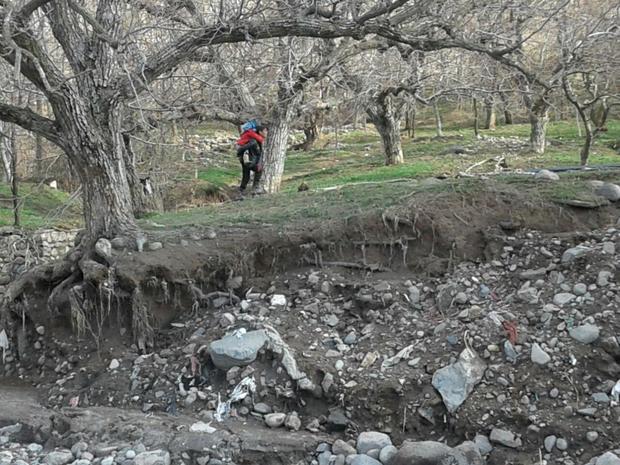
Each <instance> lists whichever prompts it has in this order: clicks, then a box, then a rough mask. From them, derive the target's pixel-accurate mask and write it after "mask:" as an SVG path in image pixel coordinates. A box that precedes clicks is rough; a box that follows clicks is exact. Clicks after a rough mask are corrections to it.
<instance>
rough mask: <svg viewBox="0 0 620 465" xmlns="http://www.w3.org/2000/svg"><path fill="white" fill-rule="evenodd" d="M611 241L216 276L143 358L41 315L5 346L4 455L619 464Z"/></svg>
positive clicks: (566, 238) (500, 245) (545, 241)
mask: <svg viewBox="0 0 620 465" xmlns="http://www.w3.org/2000/svg"><path fill="white" fill-rule="evenodd" d="M508 229H510V228H505V230H508ZM619 247H620V229H618V226H613V227H612V226H610V227H609V228H607V229H603V230H598V231H594V232H587V233H571V234H562V235H543V234H540V233H537V232H536V231H510V232H505V233H503V234H502V235H501V236H498V239H497V240H496V241H494V243H493V245H492V247H491V250H489V259H488V260H487V261H484V262H480V263H473V262H464V263H460V264H458V265H455V266H453V267H452V269H451V271H450V273H449V274H447V275H445V276H443V277H440V278H430V277H428V278H427V277H421V276H413V275H410V276H409V275H403V274H402V273H390V272H384V273H370V272H359V271H355V270H354V271H351V270H349V269H347V268H340V267H332V268H316V269H311V268H303V269H299V270H293V271H289V272H288V273H286V274H283V275H280V276H276V277H274V278H273V279H270V281H269V282H266V281H264V280H256V283H245V282H243V280H242V279H241V278H240V277H231V278H230V279H229V283H228V284H229V285H228V287H229V289H230V293H228V294H227V293H222V294H221V295H219V296H217V297H216V298H214V299H211V300H210V302H211V304H210V306H209V307H208V308H205V307H202V306H200V305H196V306H195V307H194V308H192V309H190V308H187V309H184V311H182V312H179V314H180V317H178V318H176V319H175V320H174V321H172V322H171V323H170V324H169V325H167V326H166V327H165V328H164V329H163V330H161V331H160V332H159V333H158V335H157V347H155V349H154V350H152V351H149V352H148V353H146V352H143V351H141V350H139V349H138V346H137V345H136V344H132V341H131V340H130V339H129V337H128V329H127V328H123V327H121V328H120V330H118V331H116V332H115V333H114V334H105V335H104V336H102V340H101V341H99V342H100V344H99V346H97V345H96V344H93V343H92V341H90V342H89V340H88V338H83V339H82V340H78V339H76V338H75V337H74V336H70V334H69V333H68V332H62V331H61V330H59V329H58V326H54V325H50V327H46V326H45V325H41V326H38V327H37V328H36V332H37V335H36V340H35V341H34V342H33V343H32V347H31V348H30V351H31V353H32V354H33V356H32V357H31V360H29V361H25V360H22V361H19V360H17V359H15V358H14V357H13V355H12V354H11V352H10V351H7V353H6V354H5V356H4V360H3V365H2V369H1V370H2V375H3V376H4V378H3V379H6V380H11V382H12V383H15V382H19V383H20V386H27V387H28V392H29V393H28V396H29V397H28V401H27V402H25V401H24V398H23V396H24V395H25V394H24V392H22V391H23V390H22V389H15V388H14V387H13V388H10V389H9V388H2V387H0V392H4V391H6V390H7V389H9V390H11V392H12V394H11V395H8V396H7V395H6V394H5V396H4V397H0V425H2V427H1V428H0V450H1V452H0V464H2V465H4V464H7V465H9V464H20V465H21V464H24V463H32V464H36V463H47V464H58V465H65V464H73V465H87V464H91V463H93V464H109V465H111V464H113V463H117V464H124V465H147V464H148V465H160V464H168V463H178V464H181V463H183V464H188V465H189V464H201V465H204V464H209V465H216V464H221V463H236V464H246V463H247V464H250V463H261V464H263V463H264V464H272V463H273V464H315V465H316V464H318V465H329V464H353V465H379V464H383V465H409V464H412V465H417V464H436V465H440V464H441V465H446V464H458V465H478V464H489V465H499V464H519V465H529V464H537V465H540V464H547V465H552V464H564V465H571V464H572V465H583V464H588V465H617V464H620V458H619V457H620V451H619V450H618V448H620V291H619V290H620V288H619V286H618V284H619V280H618V279H619V277H620V274H619V272H618V265H619V260H618V248H619ZM205 292H206V291H205ZM151 293H153V294H156V295H158V297H157V298H158V299H159V301H160V304H162V305H166V304H167V305H170V306H175V305H179V303H178V302H175V299H174V296H170V295H167V294H166V291H165V285H164V284H163V283H162V282H153V283H152V289H151ZM13 386H14V384H13ZM16 391H17V393H16ZM9 405H12V406H13V407H15V405H21V406H22V407H23V409H22V410H20V409H13V410H12V409H10V408H8V406H9ZM29 409H30V410H29ZM34 412H38V416H37V415H34ZM33 416H34V418H35V419H34V420H32V419H31V417H33Z"/></svg>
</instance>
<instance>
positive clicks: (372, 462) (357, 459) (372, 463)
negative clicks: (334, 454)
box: [351, 455, 381, 465]
mask: <svg viewBox="0 0 620 465" xmlns="http://www.w3.org/2000/svg"><path fill="white" fill-rule="evenodd" d="M351 465H381V462H379V461H378V460H377V459H373V458H372V457H370V456H368V455H356V456H354V457H353V460H351Z"/></svg>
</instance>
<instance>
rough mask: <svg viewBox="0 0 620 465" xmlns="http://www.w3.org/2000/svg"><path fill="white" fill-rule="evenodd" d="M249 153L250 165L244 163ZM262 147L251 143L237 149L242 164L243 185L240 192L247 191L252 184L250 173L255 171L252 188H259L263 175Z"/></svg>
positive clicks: (254, 142) (253, 142)
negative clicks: (244, 157)
mask: <svg viewBox="0 0 620 465" xmlns="http://www.w3.org/2000/svg"><path fill="white" fill-rule="evenodd" d="M246 152H248V154H249V158H250V161H249V163H243V154H244V153H246ZM261 155H262V154H261V150H260V146H259V145H258V143H257V142H256V141H251V142H250V143H248V144H246V145H242V146H241V147H239V148H238V149H237V156H238V157H239V162H240V163H241V185H240V186H239V189H240V190H242V191H243V190H245V188H246V187H247V186H248V183H249V182H250V172H251V171H254V182H253V183H252V187H254V188H257V187H258V184H259V182H260V178H261V176H262V174H263V166H262V156H261Z"/></svg>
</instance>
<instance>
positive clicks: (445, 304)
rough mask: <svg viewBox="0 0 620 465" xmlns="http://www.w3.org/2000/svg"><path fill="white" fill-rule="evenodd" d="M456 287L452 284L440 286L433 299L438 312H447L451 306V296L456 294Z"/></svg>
mask: <svg viewBox="0 0 620 465" xmlns="http://www.w3.org/2000/svg"><path fill="white" fill-rule="evenodd" d="M456 292H457V287H456V286H455V285H453V284H448V285H445V286H442V287H441V288H440V289H439V292H438V293H437V296H436V297H435V303H436V304H437V308H438V309H439V310H440V311H442V312H443V311H446V310H449V309H450V307H451V306H452V300H453V297H452V296H453V295H454V294H456Z"/></svg>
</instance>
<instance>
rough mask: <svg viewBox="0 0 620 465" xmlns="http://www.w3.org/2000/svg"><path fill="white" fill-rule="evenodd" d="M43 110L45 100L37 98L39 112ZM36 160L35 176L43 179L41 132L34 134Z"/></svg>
mask: <svg viewBox="0 0 620 465" xmlns="http://www.w3.org/2000/svg"><path fill="white" fill-rule="evenodd" d="M42 112H43V102H42V101H41V99H37V113H39V114H41V113H42ZM34 160H35V178H36V179H37V180H41V179H42V178H43V136H41V134H36V133H35V135H34Z"/></svg>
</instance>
